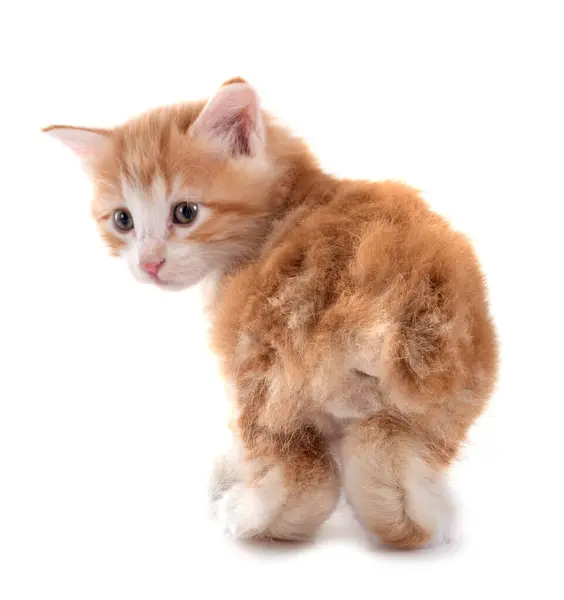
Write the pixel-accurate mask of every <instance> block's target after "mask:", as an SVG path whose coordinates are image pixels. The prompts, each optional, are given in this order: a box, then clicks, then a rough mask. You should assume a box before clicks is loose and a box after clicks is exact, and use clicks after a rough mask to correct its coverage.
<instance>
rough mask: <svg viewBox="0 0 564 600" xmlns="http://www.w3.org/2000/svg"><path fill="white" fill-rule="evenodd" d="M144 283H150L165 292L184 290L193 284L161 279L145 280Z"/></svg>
mask: <svg viewBox="0 0 564 600" xmlns="http://www.w3.org/2000/svg"><path fill="white" fill-rule="evenodd" d="M146 283H151V284H153V285H154V286H155V287H158V288H159V289H161V290H164V291H167V292H181V291H182V290H186V289H188V288H190V287H192V286H193V285H194V284H193V283H184V282H178V281H163V280H162V279H155V280H152V281H147V282H146Z"/></svg>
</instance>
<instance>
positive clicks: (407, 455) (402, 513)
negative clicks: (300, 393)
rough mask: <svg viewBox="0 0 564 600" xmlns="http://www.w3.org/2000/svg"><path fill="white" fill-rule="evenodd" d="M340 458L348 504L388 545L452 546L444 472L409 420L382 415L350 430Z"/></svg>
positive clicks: (415, 546)
mask: <svg viewBox="0 0 564 600" xmlns="http://www.w3.org/2000/svg"><path fill="white" fill-rule="evenodd" d="M341 457H342V463H343V484H344V488H345V492H346V495H347V498H348V501H349V502H350V504H351V505H352V507H353V509H354V511H355V512H356V514H357V516H358V518H359V520H360V521H361V522H362V523H363V524H364V526H365V527H366V528H367V529H369V530H370V531H372V532H373V533H375V534H377V535H378V536H379V537H380V539H381V540H382V542H383V543H385V544H389V545H391V546H394V547H397V548H421V547H424V546H427V545H429V544H432V545H434V544H437V543H441V542H445V541H448V539H449V536H450V530H451V527H452V521H453V506H452V503H451V500H450V498H449V493H448V489H447V487H446V484H445V481H444V477H443V474H442V473H441V470H442V469H441V467H440V466H439V463H438V461H437V460H435V459H434V457H433V455H432V452H431V451H430V450H428V449H427V448H425V447H424V446H423V445H422V444H421V443H420V442H419V441H417V440H416V439H415V438H414V437H413V436H412V434H411V433H410V429H409V427H408V426H407V424H406V423H405V421H403V420H402V419H401V418H395V417H391V416H390V415H388V414H384V413H382V414H379V415H376V416H374V417H371V418H369V419H367V420H365V421H362V422H357V423H354V424H351V425H349V426H348V427H347V428H346V432H345V436H344V438H343V441H342V446H341Z"/></svg>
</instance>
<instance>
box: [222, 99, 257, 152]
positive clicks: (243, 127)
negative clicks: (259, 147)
mask: <svg viewBox="0 0 564 600" xmlns="http://www.w3.org/2000/svg"><path fill="white" fill-rule="evenodd" d="M214 130H215V131H216V132H217V134H218V135H220V136H228V137H229V146H230V149H231V153H232V154H233V155H235V156H237V155H242V156H250V155H251V134H252V133H253V121H252V119H251V117H250V115H249V114H248V111H247V110H246V108H243V109H241V110H240V111H238V112H234V113H232V114H230V115H227V116H226V117H225V119H224V120H223V121H221V122H219V123H217V125H216V127H215V128H214Z"/></svg>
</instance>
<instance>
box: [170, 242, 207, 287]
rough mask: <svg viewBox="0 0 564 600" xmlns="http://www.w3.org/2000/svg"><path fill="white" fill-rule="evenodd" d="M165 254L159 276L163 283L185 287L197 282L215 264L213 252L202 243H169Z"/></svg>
mask: <svg viewBox="0 0 564 600" xmlns="http://www.w3.org/2000/svg"><path fill="white" fill-rule="evenodd" d="M166 255H167V259H166V262H165V264H164V265H163V268H162V269H161V271H160V272H159V277H160V279H162V280H163V282H164V283H165V284H169V285H172V286H175V287H182V288H185V287H189V286H191V285H194V284H196V283H198V282H199V281H200V280H201V279H203V278H204V277H205V276H206V275H207V274H208V273H209V272H210V271H212V270H213V269H214V268H215V266H216V265H215V264H214V261H213V257H214V254H213V252H210V251H209V249H208V248H207V247H206V246H204V245H202V244H197V243H192V242H182V243H169V244H168V245H167V252H166Z"/></svg>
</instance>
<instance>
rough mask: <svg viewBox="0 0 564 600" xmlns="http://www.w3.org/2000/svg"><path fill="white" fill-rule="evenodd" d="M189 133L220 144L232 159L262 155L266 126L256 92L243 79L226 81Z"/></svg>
mask: <svg viewBox="0 0 564 600" xmlns="http://www.w3.org/2000/svg"><path fill="white" fill-rule="evenodd" d="M190 133H191V134H192V135H196V136H205V137H207V138H209V139H212V140H215V141H217V142H218V147H219V148H221V149H222V150H223V151H224V152H226V153H228V154H229V155H230V156H256V155H257V154H260V153H261V152H262V150H263V148H264V123H263V120H262V114H261V109H260V101H259V97H258V95H257V93H256V92H255V90H254V89H253V88H252V87H251V86H250V85H249V84H248V83H247V82H246V81H245V80H244V79H240V78H236V79H231V80H229V81H227V82H226V83H224V84H223V86H222V87H221V88H219V90H218V91H217V93H216V94H215V96H214V97H213V98H212V99H211V100H210V101H209V102H208V103H207V104H206V105H205V106H204V108H203V110H202V112H201V113H200V115H199V116H198V118H197V119H196V120H195V121H194V123H193V124H192V127H191V128H190Z"/></svg>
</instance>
